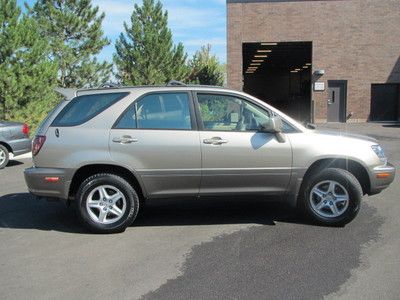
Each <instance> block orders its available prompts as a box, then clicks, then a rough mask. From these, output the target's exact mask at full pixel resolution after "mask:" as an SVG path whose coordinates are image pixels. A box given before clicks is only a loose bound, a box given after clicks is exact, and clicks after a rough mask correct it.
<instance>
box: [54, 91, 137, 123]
mask: <svg viewBox="0 0 400 300" xmlns="http://www.w3.org/2000/svg"><path fill="white" fill-rule="evenodd" d="M128 94H129V93H108V94H94V95H83V96H78V97H76V98H74V99H72V100H71V102H70V103H68V104H67V105H66V106H65V107H64V108H63V110H62V111H61V112H60V113H59V114H58V116H57V117H56V118H55V119H54V121H53V123H52V126H60V127H61V126H76V125H80V124H83V123H85V122H87V121H89V120H90V119H92V118H94V117H95V116H97V115H98V114H99V113H101V112H102V111H104V110H106V109H107V108H108V107H110V106H111V105H113V104H114V103H116V102H118V101H119V100H121V99H122V98H124V97H125V96H127V95H128Z"/></svg>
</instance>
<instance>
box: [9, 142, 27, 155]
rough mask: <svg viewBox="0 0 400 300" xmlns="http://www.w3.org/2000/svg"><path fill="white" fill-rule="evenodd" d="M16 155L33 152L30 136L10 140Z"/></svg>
mask: <svg viewBox="0 0 400 300" xmlns="http://www.w3.org/2000/svg"><path fill="white" fill-rule="evenodd" d="M8 144H9V145H10V147H11V149H12V152H13V154H14V156H17V155H22V154H25V153H29V152H31V147H32V142H31V139H29V138H24V139H19V140H12V141H8Z"/></svg>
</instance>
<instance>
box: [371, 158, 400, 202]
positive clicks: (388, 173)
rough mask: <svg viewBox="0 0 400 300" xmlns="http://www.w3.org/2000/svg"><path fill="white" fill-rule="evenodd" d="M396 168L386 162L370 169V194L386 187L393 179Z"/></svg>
mask: <svg viewBox="0 0 400 300" xmlns="http://www.w3.org/2000/svg"><path fill="white" fill-rule="evenodd" d="M395 174H396V168H395V167H394V166H393V165H391V164H389V163H388V164H387V165H386V166H380V167H375V168H374V169H372V176H371V191H370V193H369V194H370V195H375V194H378V193H380V192H381V191H383V190H384V189H386V188H387V187H388V186H389V185H390V184H391V183H392V182H393V180H394V177H395Z"/></svg>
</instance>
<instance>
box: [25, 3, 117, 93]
mask: <svg viewBox="0 0 400 300" xmlns="http://www.w3.org/2000/svg"><path fill="white" fill-rule="evenodd" d="M30 11H31V13H32V15H33V16H34V17H35V19H37V20H38V22H39V24H40V28H41V31H42V35H43V36H44V37H46V38H47V39H48V40H49V42H50V46H51V49H52V53H51V58H52V60H53V61H55V62H56V63H57V65H58V85H59V86H60V87H66V88H70V87H82V86H98V85H99V84H101V83H104V82H107V81H108V80H109V78H110V75H111V72H112V65H111V64H109V63H107V62H99V61H98V60H97V59H96V55H97V54H99V53H100V51H101V50H102V49H103V48H104V47H105V46H107V45H109V44H110V41H109V40H108V39H107V38H105V37H104V36H103V30H102V28H101V25H102V22H103V19H104V16H105V15H104V13H102V14H99V8H98V7H97V6H95V7H93V6H92V4H91V0H39V1H38V2H36V4H35V5H34V6H33V7H32V9H31V10H30Z"/></svg>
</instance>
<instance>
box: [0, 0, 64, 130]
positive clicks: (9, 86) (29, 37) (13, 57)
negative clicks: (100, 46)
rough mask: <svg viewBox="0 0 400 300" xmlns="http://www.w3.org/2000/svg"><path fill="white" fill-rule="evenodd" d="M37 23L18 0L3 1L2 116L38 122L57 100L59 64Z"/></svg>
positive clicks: (0, 41) (0, 43) (0, 18)
mask: <svg viewBox="0 0 400 300" xmlns="http://www.w3.org/2000/svg"><path fill="white" fill-rule="evenodd" d="M48 54H49V49H48V44H47V41H46V40H44V39H43V38H41V36H40V33H39V29H38V24H37V23H36V22H35V20H33V19H32V18H30V17H28V16H26V15H21V9H20V8H19V7H18V6H17V3H16V1H15V0H1V1H0V103H1V108H0V113H1V114H0V118H1V119H9V120H13V119H18V118H19V119H20V121H28V122H29V123H30V124H31V125H32V124H33V125H35V123H37V122H38V121H39V120H38V119H39V118H40V117H38V116H39V115H41V116H43V115H44V114H45V113H47V111H48V110H49V109H51V105H52V103H54V101H56V99H57V98H56V96H55V93H54V90H53V89H54V87H55V85H56V82H55V78H56V74H57V68H56V66H55V65H54V64H53V63H52V62H51V61H49V59H48Z"/></svg>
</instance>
